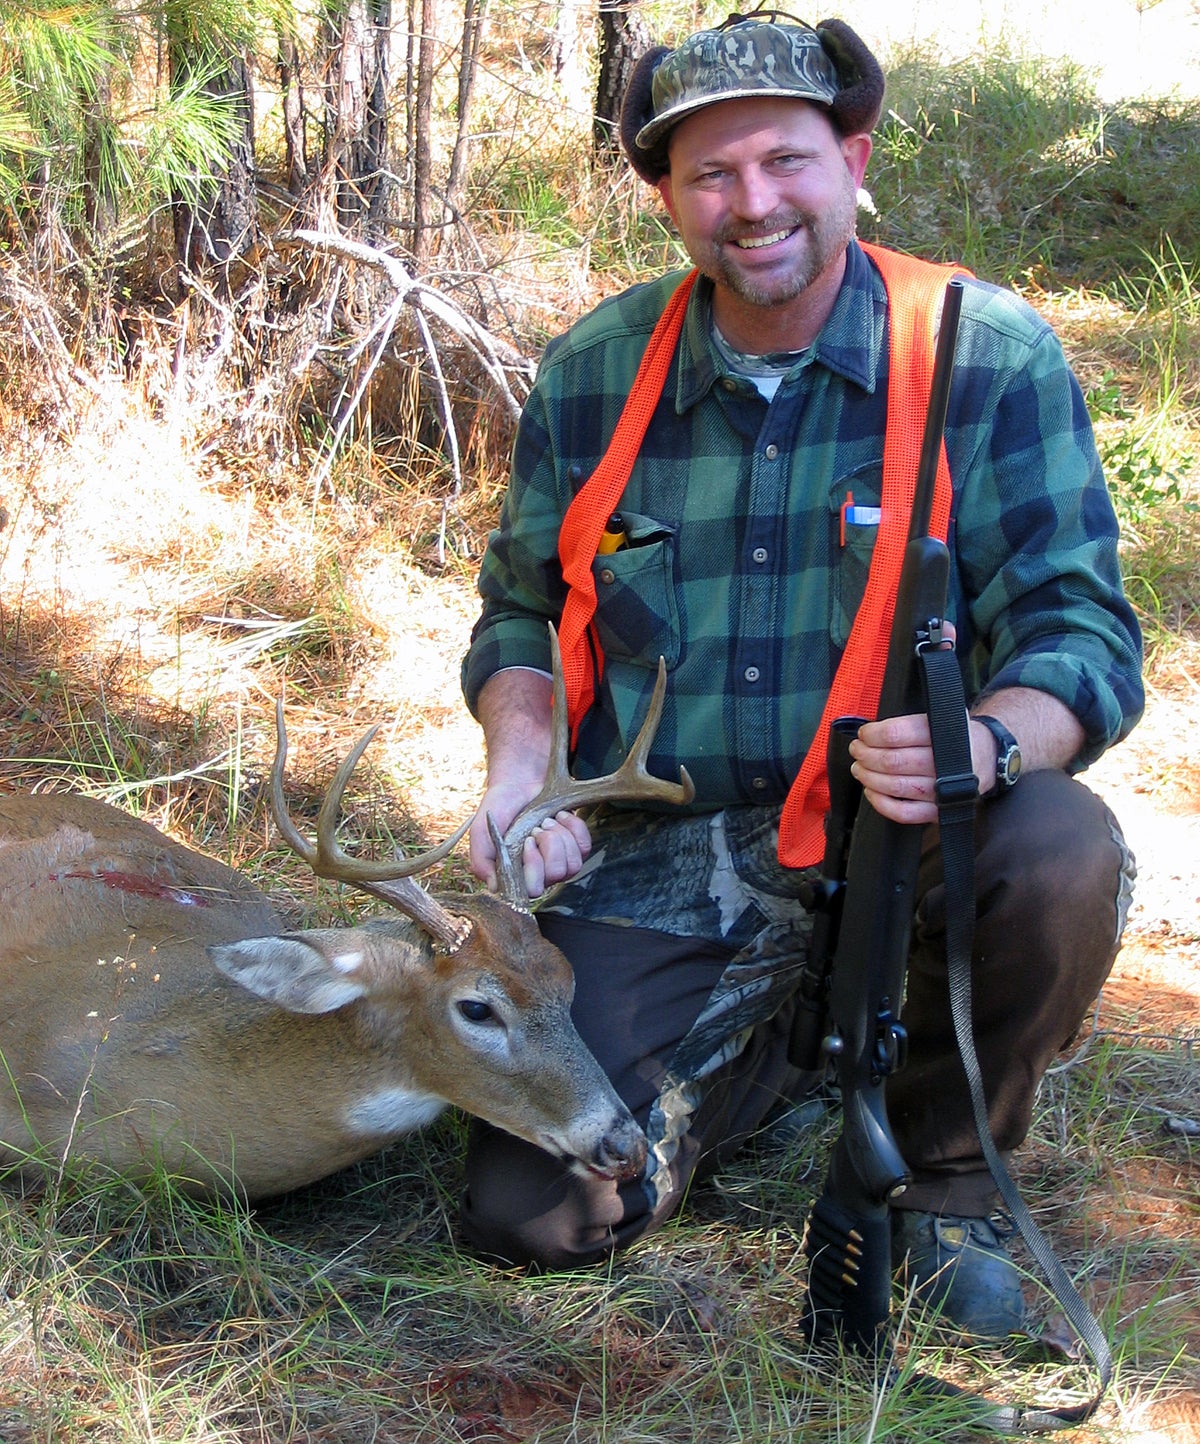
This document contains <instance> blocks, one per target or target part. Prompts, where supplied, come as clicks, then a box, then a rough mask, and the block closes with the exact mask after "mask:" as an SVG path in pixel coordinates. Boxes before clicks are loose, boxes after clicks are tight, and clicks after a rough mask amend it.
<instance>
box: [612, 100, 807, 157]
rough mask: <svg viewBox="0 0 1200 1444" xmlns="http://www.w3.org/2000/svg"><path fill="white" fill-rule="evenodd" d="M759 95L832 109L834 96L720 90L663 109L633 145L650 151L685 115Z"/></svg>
mask: <svg viewBox="0 0 1200 1444" xmlns="http://www.w3.org/2000/svg"><path fill="white" fill-rule="evenodd" d="M758 96H763V97H764V98H771V97H774V98H775V99H777V100H807V101H809V102H810V103H812V104H814V105H824V106H829V105H831V104H832V102H833V97H832V96H829V95H818V94H817V92H816V91H815V90H797V89H796V87H795V86H794V85H792V86H786V85H764V86H761V87H759V86H755V87H754V88H753V89H747V87H746V86H745V85H739V86H737V87H734V88H731V89H729V90H718V91H715V92H713V94H711V95H699V96H695V97H693V98H692V99H691V100H681V101H680V102H679V104H678V105H673V106H672V107H671V108H670V110H664V111H663V113H662V114H661V115H656V116H655V117H654V119H653V120H652V121H650V123H649V124H648V125H644V126H642V128H641V130H639V131H638V133H637V136H636V137H635V140H634V144H635V145H636V146H637V147H638V149H639V150H644V151H651V150H653V149H654V148H655V147H656V146H657V145H659V144H660V143H661V142H662V141H663V139H664V138H665V137H666V134H667V132H668V131H670V130H673V129H674V128H675V126H677V125H678V124H679V122H680V121H681V120H683V119H684V118H685V117H686V116H689V115H692V114H694V112H696V111H697V110H705V109H707V107H708V106H710V105H717V104H719V103H720V102H721V101H722V100H754V99H756V98H757V97H758Z"/></svg>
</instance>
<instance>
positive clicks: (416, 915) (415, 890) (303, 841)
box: [271, 701, 471, 952]
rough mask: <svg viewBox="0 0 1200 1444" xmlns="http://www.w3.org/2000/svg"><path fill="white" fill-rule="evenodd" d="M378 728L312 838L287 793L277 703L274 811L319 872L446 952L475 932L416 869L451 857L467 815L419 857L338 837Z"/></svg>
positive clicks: (347, 763) (343, 772) (336, 785)
mask: <svg viewBox="0 0 1200 1444" xmlns="http://www.w3.org/2000/svg"><path fill="white" fill-rule="evenodd" d="M378 731H379V728H378V727H372V728H371V730H370V731H369V732H367V733H366V734H365V735H364V736H363V737H361V738H360V739H359V741H358V743H357V745H356V746H355V747H354V749H353V750H352V751H351V752H350V753H349V755H348V756H347V757H346V759H345V760H344V761H343V762H342V765H341V766H340V767H339V768H338V770H337V771H336V772H335V773H334V776H333V781H332V782H331V783H330V785H329V790H328V791H327V792H326V794H325V797H324V800H323V801H322V803H321V810H320V811H319V812H318V813H317V840H316V843H315V845H314V844H313V843H311V842H310V841H309V840H308V839H307V838H306V837H305V836H304V835H303V833H301V832H300V830H299V829H298V828H297V827H296V824H295V823H294V822H293V821H292V819H291V815H290V814H289V813H288V810H287V803H286V802H285V800H284V796H283V767H284V763H285V762H286V760H287V729H286V728H285V726H284V723H283V703H282V702H281V701H277V702H276V703H275V733H276V737H277V739H278V740H277V745H276V748H275V761H274V762H273V763H272V765H271V816H272V817H273V818H274V819H275V825H276V827H278V828H279V831H280V832H281V833H282V834H283V837H284V840H285V841H286V842H287V844H288V846H289V847H290V848H291V849H292V851H293V852H294V853H296V854H297V855H298V856H299V857H301V858H303V859H304V861H305V862H306V863H308V865H309V867H311V868H312V870H313V872H314V873H316V875H317V876H318V877H327V878H331V879H333V880H334V881H336V882H345V883H350V884H351V886H353V887H356V888H358V889H360V891H362V892H366V893H370V894H371V895H372V896H373V897H377V898H380V899H381V900H382V901H384V902H386V903H390V904H391V906H393V907H395V908H398V909H399V910H400V911H401V912H402V913H404V914H405V915H406V916H407V917H410V918H412V920H413V921H414V922H416V923H419V924H420V925H421V926H422V927H423V928H425V929H426V931H427V932H429V933H430V934H431V936H432V937H434V938H435V939H436V940H437V941H438V942H439V943H441V945H442V946H443V947H444V948H445V949H446V951H447V952H454V951H455V950H456V949H458V948H459V947H461V946H462V944H463V943H464V942H465V941H466V938H467V936H468V934H469V933H470V931H471V924H470V922H469V921H468V920H467V919H466V918H462V917H456V916H455V914H454V913H452V912H450V911H449V909H448V908H445V907H443V906H442V904H441V903H440V902H438V900H437V899H436V898H435V897H432V896H431V895H430V894H429V893H427V892H426V891H425V889H424V888H423V887H422V886H421V884H420V883H419V882H417V881H416V879H415V877H414V874H415V873H419V872H424V871H425V869H426V868H429V867H432V866H433V865H434V864H435V863H439V862H441V861H442V859H443V858H445V857H447V856H448V855H449V854H450V852H451V851H452V850H453V849H454V847H455V846H456V845H457V844H458V842H459V841H460V839H461V838H462V836H463V834H464V833H465V832H466V831H467V828H468V827H470V825H471V820H470V819H469V818H468V819H467V821H466V822H465V823H464V824H463V826H462V827H460V828H459V829H458V831H457V832H456V833H454V835H453V836H452V837H449V838H447V840H446V841H445V842H441V843H439V844H438V845H437V847H433V848H430V849H429V851H428V852H423V853H421V855H420V856H419V857H398V858H393V859H390V860H388V861H378V862H375V861H372V860H370V859H369V858H356V857H351V856H350V855H349V854H348V853H347V852H345V851H343V849H342V847H341V845H340V844H339V842H338V840H337V824H338V814H339V812H340V811H341V806H342V797H343V795H344V794H345V791H346V784H347V783H348V782H349V781H350V776H351V774H352V773H353V771H354V769H355V768H356V767H357V766H358V762H359V759H360V758H361V757H362V755H363V753H364V752H365V751H366V750H367V748H368V747H369V746H370V745H371V742H372V741H373V740H374V737H375V734H376V733H377V732H378Z"/></svg>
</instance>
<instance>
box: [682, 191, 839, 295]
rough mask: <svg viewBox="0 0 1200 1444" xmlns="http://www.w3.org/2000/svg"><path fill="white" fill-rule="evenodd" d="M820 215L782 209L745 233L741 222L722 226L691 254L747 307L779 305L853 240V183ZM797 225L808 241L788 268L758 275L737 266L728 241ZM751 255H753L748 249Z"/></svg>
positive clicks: (799, 289) (794, 293)
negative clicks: (771, 273)
mask: <svg viewBox="0 0 1200 1444" xmlns="http://www.w3.org/2000/svg"><path fill="white" fill-rule="evenodd" d="M845 200H846V201H848V204H846V203H844V201H843V199H842V198H839V201H838V203H837V204H836V205H834V206H831V207H830V208H829V209H828V210H827V211H826V212H825V213H824V214H822V215H819V216H818V215H808V214H805V213H803V212H801V211H796V210H789V211H782V212H779V213H777V214H776V215H773V216H772V217H771V218H770V219H769V220H768V221H764V222H763V223H762V224H761V225H758V226H755V227H754V229H753V231H748V230H747V229H746V227H745V226H744V225H742V226H739V225H734V224H729V225H727V226H724V227H722V228H721V229H720V230H719V231H718V232H717V233H716V234H715V235H714V237H713V239H712V242H711V243H710V244H709V245H708V246H707V247H706V248H705V251H704V252H703V253H702V254H699V255H694V256H693V257H692V259H693V260H694V261H695V263H696V265H697V266H698V267H699V269H700V270H701V271H702V272H703V273H704V275H706V276H707V277H708V278H709V279H710V280H712V281H715V282H716V283H717V284H718V285H723V286H726V287H727V288H728V289H729V290H730V291H732V292H733V294H734V295H736V296H739V297H741V299H742V300H743V301H746V302H748V303H749V304H750V305H752V306H778V305H783V304H784V303H786V302H788V301H793V300H795V298H796V297H797V296H799V295H801V294H802V293H803V292H804V291H806V290H807V289H808V288H809V286H811V285H812V283H813V281H815V280H816V279H817V277H818V276H820V275H821V273H822V272H823V271H824V270H825V269H826V267H828V266H829V265H830V263H831V262H833V261H835V260H836V259H837V258H838V256H840V255H841V254H842V252H843V251H844V250H845V249H846V247H847V246H848V245H849V244H850V242H851V240H853V238H854V231H855V221H856V218H857V209H858V208H857V196H856V192H855V190H854V189H853V187H851V188H850V190H849V192H848V195H847V197H846V198H845ZM797 229H799V230H800V231H801V232H802V233H803V235H804V236H805V238H806V239H807V242H808V244H807V245H806V246H805V247H804V250H803V252H802V254H801V255H800V256H799V257H798V258H797V260H796V262H795V264H794V267H793V269H792V270H791V271H789V272H785V273H783V274H775V275H765V276H763V277H762V278H761V279H760V278H758V277H756V276H754V275H752V274H748V273H747V272H746V271H744V270H742V269H741V268H740V267H739V266H738V264H737V260H736V253H731V243H732V242H733V241H735V240H746V239H748V238H750V237H752V236H770V235H774V234H775V233H776V232H777V231H793V230H797ZM751 254H753V253H751Z"/></svg>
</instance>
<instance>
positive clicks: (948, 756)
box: [921, 647, 1112, 1434]
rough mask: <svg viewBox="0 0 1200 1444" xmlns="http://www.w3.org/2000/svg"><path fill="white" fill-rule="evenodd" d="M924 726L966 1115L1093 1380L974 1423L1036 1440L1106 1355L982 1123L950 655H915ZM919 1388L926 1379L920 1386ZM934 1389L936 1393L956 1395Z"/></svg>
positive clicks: (969, 837) (964, 790)
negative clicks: (1048, 1403) (1044, 1403)
mask: <svg viewBox="0 0 1200 1444" xmlns="http://www.w3.org/2000/svg"><path fill="white" fill-rule="evenodd" d="M921 661H922V669H923V676H924V680H925V694H926V699H927V702H928V710H929V727H930V734H931V739H932V743H933V759H934V769H935V772H936V775H937V782H936V789H937V801H938V829H939V834H940V845H941V853H942V874H943V880H944V884H945V893H946V965H947V971H948V975H949V987H950V1014H951V1019H952V1022H953V1025H954V1036H955V1038H956V1039H957V1042H958V1051H959V1056H960V1057H961V1059H962V1064H963V1070H964V1072H965V1073H966V1075H967V1086H968V1089H969V1092H970V1097H971V1111H972V1113H973V1114H974V1118H975V1128H976V1131H977V1132H978V1134H979V1142H980V1146H981V1148H982V1151H983V1156H984V1159H985V1161H986V1162H987V1166H988V1169H989V1171H990V1172H991V1175H992V1179H993V1181H994V1183H995V1184H996V1187H997V1188H998V1189H999V1191H1000V1196H1001V1197H1002V1198H1003V1200H1004V1203H1005V1206H1006V1207H1007V1208H1008V1211H1009V1213H1010V1214H1011V1215H1012V1218H1013V1222H1014V1223H1015V1224H1016V1225H1017V1228H1018V1229H1019V1231H1020V1234H1021V1237H1022V1238H1023V1239H1024V1240H1025V1243H1026V1245H1027V1246H1028V1248H1029V1251H1030V1253H1032V1254H1033V1256H1034V1258H1035V1259H1036V1260H1037V1263H1038V1265H1039V1266H1040V1267H1041V1269H1042V1272H1043V1273H1044V1274H1045V1276H1046V1278H1047V1279H1048V1281H1049V1283H1050V1287H1051V1288H1052V1290H1053V1292H1054V1296H1055V1298H1056V1299H1057V1300H1058V1303H1059V1304H1060V1305H1061V1307H1062V1309H1063V1312H1064V1313H1065V1314H1066V1316H1067V1319H1068V1320H1069V1322H1070V1324H1071V1327H1072V1328H1073V1329H1074V1330H1075V1332H1076V1334H1077V1335H1078V1336H1079V1338H1080V1339H1081V1340H1082V1341H1083V1343H1084V1345H1085V1346H1086V1348H1087V1350H1088V1353H1089V1354H1090V1355H1091V1358H1092V1362H1093V1363H1094V1364H1095V1366H1096V1372H1097V1373H1098V1375H1099V1378H1100V1384H1099V1388H1098V1389H1097V1391H1096V1393H1095V1394H1094V1396H1093V1397H1092V1398H1091V1399H1089V1400H1086V1401H1085V1402H1083V1403H1081V1404H1076V1405H1071V1406H1067V1407H1064V1408H1061V1409H1041V1408H1026V1407H1023V1406H1020V1405H999V1404H994V1403H993V1402H992V1401H991V1400H990V1399H981V1400H980V1402H981V1403H982V1404H984V1405H986V1406H987V1412H986V1414H985V1415H984V1416H983V1417H982V1418H981V1419H980V1421H979V1422H980V1424H981V1425H983V1426H984V1427H987V1428H991V1429H995V1430H997V1431H999V1432H1001V1433H1005V1434H1038V1433H1045V1432H1048V1431H1050V1430H1053V1429H1067V1428H1072V1427H1074V1426H1075V1425H1078V1424H1080V1423H1082V1422H1083V1421H1084V1420H1085V1419H1087V1418H1088V1417H1090V1415H1091V1414H1093V1413H1094V1412H1095V1410H1096V1408H1097V1406H1098V1405H1099V1403H1100V1400H1101V1398H1102V1397H1103V1395H1104V1393H1105V1392H1106V1390H1107V1388H1108V1385H1109V1382H1110V1380H1111V1378H1112V1353H1111V1350H1110V1349H1109V1346H1108V1341H1107V1339H1105V1337H1104V1335H1103V1333H1102V1332H1101V1330H1100V1327H1099V1325H1098V1324H1097V1323H1096V1320H1095V1319H1094V1318H1093V1316H1092V1314H1091V1312H1090V1311H1089V1309H1088V1307H1087V1305H1086V1304H1085V1303H1084V1301H1083V1299H1082V1298H1081V1297H1080V1296H1079V1293H1078V1292H1077V1290H1076V1288H1075V1285H1074V1284H1073V1283H1072V1282H1071V1279H1070V1277H1069V1276H1068V1274H1067V1272H1066V1270H1065V1269H1064V1268H1063V1266H1062V1264H1061V1263H1060V1262H1059V1260H1058V1258H1057V1256H1056V1255H1055V1253H1054V1250H1053V1248H1052V1247H1051V1246H1050V1243H1049V1241H1048V1240H1047V1239H1046V1237H1045V1235H1044V1234H1043V1233H1042V1232H1041V1230H1040V1229H1039V1228H1038V1226H1037V1224H1036V1223H1035V1222H1034V1219H1033V1216H1032V1214H1031V1213H1030V1212H1029V1209H1028V1208H1027V1207H1026V1205H1025V1202H1024V1200H1023V1199H1022V1198H1021V1195H1020V1193H1019V1192H1018V1191H1017V1186H1016V1184H1015V1183H1014V1182H1013V1179H1012V1176H1011V1175H1010V1173H1009V1171H1008V1169H1007V1168H1006V1166H1005V1163H1004V1160H1003V1159H1002V1158H1001V1156H1000V1153H999V1150H998V1149H997V1147H996V1143H995V1139H993V1137H992V1130H991V1126H990V1124H989V1122H988V1113H987V1101H986V1098H985V1096H984V1090H983V1074H982V1072H981V1070H980V1067H979V1058H978V1056H977V1054H976V1052H975V1038H974V1033H973V1029H972V1025H971V946H972V942H973V938H974V931H975V830H974V817H975V800H976V797H977V794H978V788H977V785H976V783H975V777H974V773H973V771H972V768H971V743H970V733H969V729H968V722H967V709H966V701H965V698H964V695H963V686H962V676H961V673H960V671H959V666H958V661H957V659H956V657H955V655H954V651H953V649H952V648H950V647H946V648H932V647H931V648H926V649H925V650H923V651H922V653H921ZM921 1382H922V1383H923V1384H926V1385H927V1384H928V1383H929V1380H927V1379H923V1380H922V1381H921ZM936 1382H938V1387H939V1388H940V1389H941V1390H943V1391H948V1392H952V1393H956V1394H957V1393H961V1392H963V1391H960V1390H958V1389H956V1388H954V1387H953V1386H951V1385H946V1384H942V1383H940V1381H936Z"/></svg>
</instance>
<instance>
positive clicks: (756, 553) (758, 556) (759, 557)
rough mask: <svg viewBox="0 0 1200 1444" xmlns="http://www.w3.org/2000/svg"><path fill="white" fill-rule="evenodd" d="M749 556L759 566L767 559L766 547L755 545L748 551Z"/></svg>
mask: <svg viewBox="0 0 1200 1444" xmlns="http://www.w3.org/2000/svg"><path fill="white" fill-rule="evenodd" d="M750 556H751V557H752V559H753V560H754V561H756V562H757V563H758V564H759V566H762V564H763V562H765V561H766V559H767V549H766V547H755V548H754V550H753V551H752V552H751V553H750Z"/></svg>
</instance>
